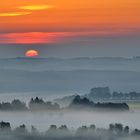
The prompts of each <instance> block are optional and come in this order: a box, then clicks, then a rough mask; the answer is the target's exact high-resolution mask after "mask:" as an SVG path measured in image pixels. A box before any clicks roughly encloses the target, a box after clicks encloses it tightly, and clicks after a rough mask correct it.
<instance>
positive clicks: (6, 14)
mask: <svg viewBox="0 0 140 140" xmlns="http://www.w3.org/2000/svg"><path fill="white" fill-rule="evenodd" d="M29 14H31V12H9V13H0V17H14V16H23V15H29Z"/></svg>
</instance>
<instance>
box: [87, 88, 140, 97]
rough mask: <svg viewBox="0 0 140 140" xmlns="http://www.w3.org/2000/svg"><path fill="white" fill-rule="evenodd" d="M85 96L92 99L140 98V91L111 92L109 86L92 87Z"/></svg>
mask: <svg viewBox="0 0 140 140" xmlns="http://www.w3.org/2000/svg"><path fill="white" fill-rule="evenodd" d="M85 96H86V97H88V98H89V99H92V100H99V99H103V100H105V99H106V100H140V92H136V91H132V92H129V93H123V92H117V91H114V92H112V93H111V91H110V88H109V87H97V88H92V89H91V90H90V93H89V94H87V95H85Z"/></svg>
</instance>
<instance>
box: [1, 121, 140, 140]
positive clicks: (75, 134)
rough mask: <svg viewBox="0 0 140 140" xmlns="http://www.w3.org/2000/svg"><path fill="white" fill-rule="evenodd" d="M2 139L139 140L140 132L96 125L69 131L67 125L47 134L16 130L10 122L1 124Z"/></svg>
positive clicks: (54, 127)
mask: <svg viewBox="0 0 140 140" xmlns="http://www.w3.org/2000/svg"><path fill="white" fill-rule="evenodd" d="M0 139H2V140H66V139H68V140H139V139H140V130H139V129H135V130H131V129H130V128H129V126H123V125H122V124H119V123H116V124H110V125H109V128H107V129H103V128H96V126H95V125H94V124H92V125H90V126H81V127H79V128H77V129H69V128H68V127H67V126H66V125H61V126H60V127H57V126H56V125H51V126H50V127H49V129H48V130H46V131H45V132H39V131H38V129H37V128H35V127H34V126H31V130H29V129H27V127H26V125H24V124H23V125H20V126H19V127H16V128H14V129H12V128H11V124H10V123H9V122H3V121H2V122H0Z"/></svg>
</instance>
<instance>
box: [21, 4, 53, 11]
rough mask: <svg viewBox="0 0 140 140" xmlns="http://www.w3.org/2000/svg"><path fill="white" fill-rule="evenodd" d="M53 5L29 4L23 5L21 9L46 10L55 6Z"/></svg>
mask: <svg viewBox="0 0 140 140" xmlns="http://www.w3.org/2000/svg"><path fill="white" fill-rule="evenodd" d="M53 7H54V6H53V5H28V6H21V7H19V9H24V10H46V9H50V8H53Z"/></svg>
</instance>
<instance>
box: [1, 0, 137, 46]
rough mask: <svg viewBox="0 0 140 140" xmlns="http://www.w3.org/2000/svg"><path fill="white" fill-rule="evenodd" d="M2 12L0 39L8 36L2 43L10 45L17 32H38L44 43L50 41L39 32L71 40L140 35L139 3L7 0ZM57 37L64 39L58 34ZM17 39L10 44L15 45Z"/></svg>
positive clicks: (120, 0) (128, 0)
mask: <svg viewBox="0 0 140 140" xmlns="http://www.w3.org/2000/svg"><path fill="white" fill-rule="evenodd" d="M0 9H1V10H0V21H1V22H0V34H1V35H0V36H3V34H4V36H6V35H5V34H7V38H6V37H5V38H4V40H2V39H1V40H0V43H2V42H6V41H7V43H8V42H10V41H9V34H17V33H18V34H20V35H21V34H23V33H26V34H29V33H33V32H35V33H36V34H37V33H38V37H39V38H38V40H43V41H42V43H48V42H51V41H49V40H48V39H45V40H47V41H44V35H43V36H40V32H41V33H44V34H50V33H53V32H54V33H59V34H61V33H67V34H69V35H68V36H70V37H71V34H74V35H73V36H75V34H77V32H78V34H79V35H81V34H84V35H85V36H86V35H87V36H89V32H92V35H93V34H94V36H97V37H100V36H105V35H106V36H108V35H110V36H114V35H116V36H119V35H120V36H122V35H126V36H127V35H133V34H136V35H137V34H139V33H140V17H139V15H140V1H139V0H114V1H112V0H102V2H100V1H99V0H86V1H85V0H77V1H74V0H71V1H65V0H54V1H51V0H48V1H47V2H46V0H41V1H38V0H30V1H18V0H13V2H12V3H11V1H10V0H5V1H4V2H0ZM90 34H91V33H90ZM99 34H100V36H99ZM92 35H91V37H92ZM21 36H24V34H23V35H21ZM36 36H37V35H36ZM45 36H46V35H45ZM41 37H42V39H41ZM57 37H58V38H60V37H61V36H60V37H59V36H58V34H57ZM34 39H37V38H36V37H35V38H34V36H33V38H31V36H29V38H28V39H27V40H28V41H27V43H29V40H31V43H32V40H34ZM14 40H16V39H15V38H14V39H13V41H11V42H13V43H16V41H15V42H14ZM17 40H18V37H17ZM20 42H23V41H20ZM33 42H34V43H35V41H33ZM37 42H38V41H37ZM25 43H26V42H25Z"/></svg>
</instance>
